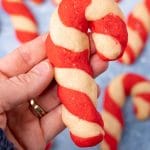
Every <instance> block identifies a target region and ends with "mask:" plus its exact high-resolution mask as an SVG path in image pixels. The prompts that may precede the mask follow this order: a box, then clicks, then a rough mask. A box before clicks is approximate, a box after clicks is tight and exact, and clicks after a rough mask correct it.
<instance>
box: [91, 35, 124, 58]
mask: <svg viewBox="0 0 150 150" xmlns="http://www.w3.org/2000/svg"><path fill="white" fill-rule="evenodd" d="M92 37H93V40H94V43H95V47H96V49H97V51H98V52H99V53H100V54H102V55H103V56H105V57H106V58H108V59H116V58H117V57H118V56H119V55H120V54H121V51H122V50H121V45H120V43H119V42H118V41H117V40H116V39H114V38H113V37H111V36H109V35H104V34H98V33H93V34H92Z"/></svg>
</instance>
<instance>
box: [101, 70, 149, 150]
mask: <svg viewBox="0 0 150 150" xmlns="http://www.w3.org/2000/svg"><path fill="white" fill-rule="evenodd" d="M128 95H131V96H132V99H133V105H134V110H135V111H134V112H135V115H136V117H137V119H139V120H145V119H147V118H148V117H149V116H150V81H149V80H147V79H146V78H144V77H142V76H140V75H137V74H133V73H128V74H123V75H120V76H118V77H116V78H115V79H113V80H112V81H111V83H110V84H109V85H108V87H107V88H106V91H105V95H104V103H103V111H102V117H103V120H104V129H105V137H104V141H103V142H102V143H101V150H117V149H118V143H119V141H120V139H121V133H122V130H123V127H124V118H123V113H122V107H123V106H124V104H125V101H126V96H128Z"/></svg>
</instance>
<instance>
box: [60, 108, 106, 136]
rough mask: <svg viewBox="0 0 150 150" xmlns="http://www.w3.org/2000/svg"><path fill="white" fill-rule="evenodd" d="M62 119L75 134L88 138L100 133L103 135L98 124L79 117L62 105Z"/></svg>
mask: <svg viewBox="0 0 150 150" xmlns="http://www.w3.org/2000/svg"><path fill="white" fill-rule="evenodd" d="M62 119H63V122H64V123H65V124H66V125H67V127H68V128H69V130H70V131H71V133H72V134H74V135H76V136H79V137H82V138H88V137H94V136H98V135H100V134H103V135H104V131H103V129H102V128H101V127H100V125H98V124H96V123H92V122H89V121H86V120H82V119H80V118H79V117H77V116H75V115H73V114H72V113H70V112H69V111H68V110H67V109H66V108H65V106H62Z"/></svg>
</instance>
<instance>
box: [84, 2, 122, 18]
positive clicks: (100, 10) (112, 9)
mask: <svg viewBox="0 0 150 150" xmlns="http://www.w3.org/2000/svg"><path fill="white" fill-rule="evenodd" d="M110 13H111V14H114V15H117V16H119V17H120V18H122V19H124V16H123V14H122V11H121V10H120V8H119V7H118V4H117V3H116V2H114V0H91V3H90V4H89V6H88V7H87V8H86V11H85V16H86V19H87V20H89V21H94V20H98V19H101V18H103V17H105V16H106V15H108V14H110Z"/></svg>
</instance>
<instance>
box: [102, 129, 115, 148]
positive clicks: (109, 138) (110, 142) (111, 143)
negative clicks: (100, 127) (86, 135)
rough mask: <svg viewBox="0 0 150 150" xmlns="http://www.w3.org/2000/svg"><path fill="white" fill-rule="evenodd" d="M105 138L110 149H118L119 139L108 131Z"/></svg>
mask: <svg viewBox="0 0 150 150" xmlns="http://www.w3.org/2000/svg"><path fill="white" fill-rule="evenodd" d="M104 139H105V141H106V143H108V145H109V147H110V150H118V142H117V140H116V139H115V138H114V137H112V136H111V135H109V134H108V133H107V132H106V133H105V136H104Z"/></svg>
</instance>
